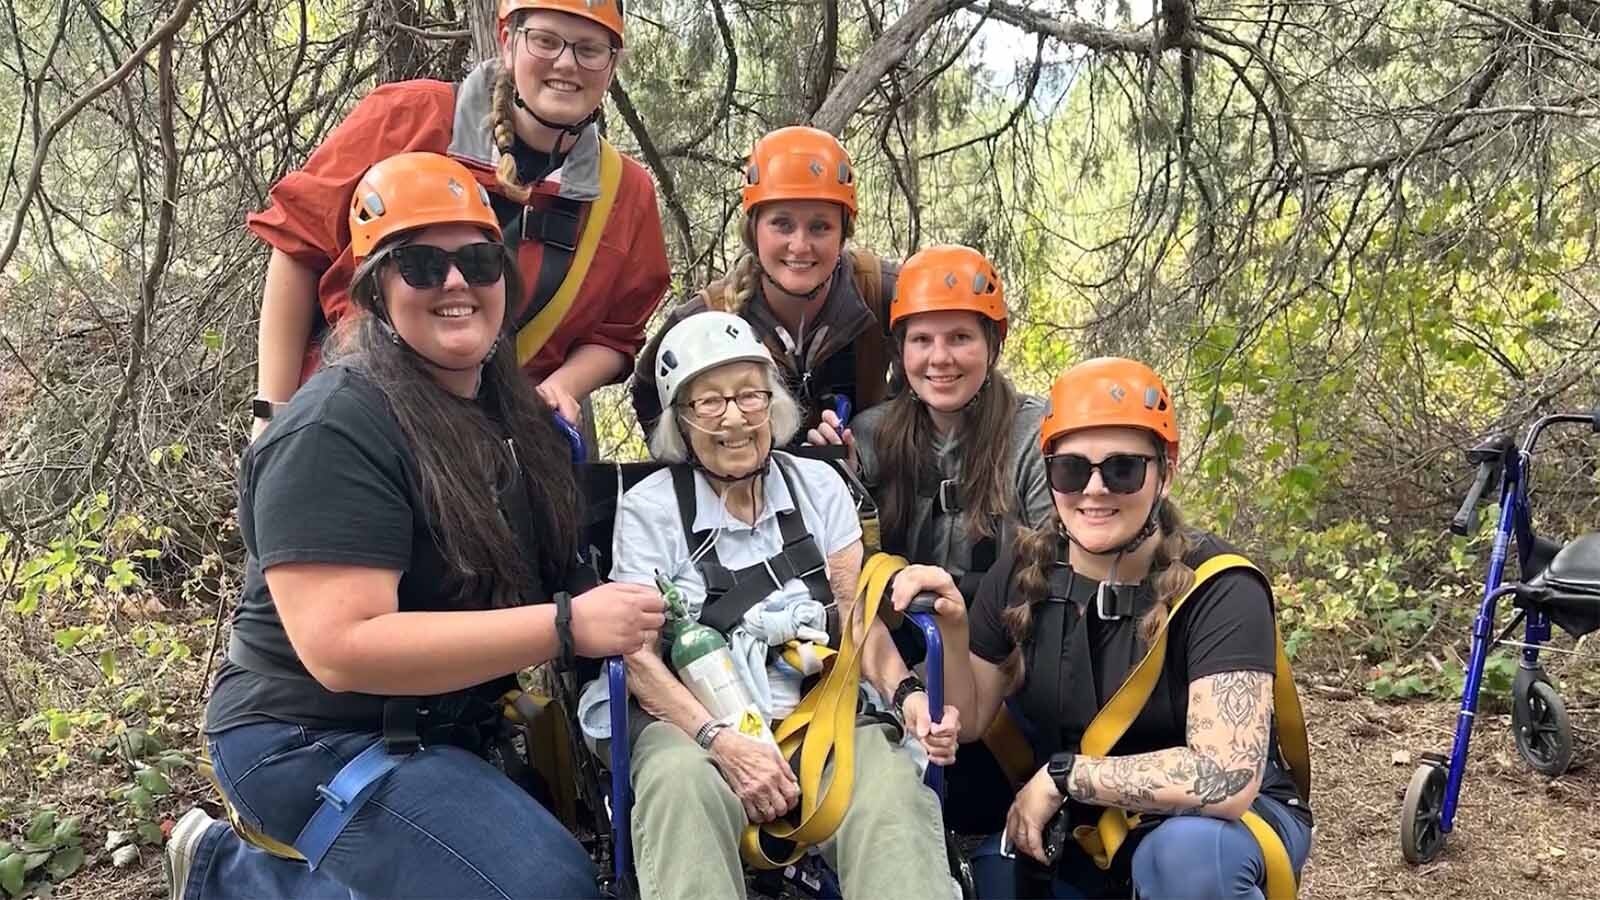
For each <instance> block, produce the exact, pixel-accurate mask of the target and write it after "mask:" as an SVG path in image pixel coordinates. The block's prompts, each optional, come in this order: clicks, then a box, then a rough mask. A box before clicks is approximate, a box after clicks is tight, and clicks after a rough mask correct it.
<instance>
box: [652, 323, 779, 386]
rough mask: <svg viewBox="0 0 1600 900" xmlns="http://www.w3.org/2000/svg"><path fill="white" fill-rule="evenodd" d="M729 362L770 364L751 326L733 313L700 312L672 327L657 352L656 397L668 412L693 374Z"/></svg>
mask: <svg viewBox="0 0 1600 900" xmlns="http://www.w3.org/2000/svg"><path fill="white" fill-rule="evenodd" d="M732 362H757V363H764V364H766V365H768V366H771V365H773V362H772V354H771V352H769V351H768V350H767V348H766V345H765V344H763V343H761V340H760V339H759V338H757V337H756V335H755V332H754V331H753V330H752V329H751V328H750V323H749V322H746V321H745V320H744V319H741V318H739V317H738V316H736V315H733V314H732V313H725V312H713V311H707V312H701V313H695V314H694V315H692V316H689V317H688V318H686V319H684V320H683V321H682V322H679V323H678V324H676V325H674V326H672V329H671V330H670V331H668V332H667V334H666V336H665V337H663V338H662V339H661V346H660V347H658V348H657V350H656V394H657V395H658V396H659V397H660V398H661V408H662V409H663V410H668V409H671V408H672V403H673V401H674V400H676V399H677V397H678V391H679V390H680V389H681V388H682V387H683V386H684V385H685V384H688V383H689V382H690V381H692V380H694V377H695V376H696V375H699V374H700V373H702V372H708V371H710V370H712V369H715V368H716V367H717V366H721V365H726V364H728V363H732Z"/></svg>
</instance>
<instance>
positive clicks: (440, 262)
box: [389, 241, 506, 288]
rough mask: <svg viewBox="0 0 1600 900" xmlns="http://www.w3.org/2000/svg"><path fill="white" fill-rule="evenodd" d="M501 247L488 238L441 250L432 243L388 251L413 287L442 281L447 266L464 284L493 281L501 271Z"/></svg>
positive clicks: (503, 255) (502, 270) (504, 262)
mask: <svg viewBox="0 0 1600 900" xmlns="http://www.w3.org/2000/svg"><path fill="white" fill-rule="evenodd" d="M505 252H506V251H505V248H504V247H503V246H501V245H500V244H497V243H494V242H492V241H480V242H478V243H476V244H467V245H466V246H464V247H458V248H456V249H455V250H445V249H442V248H440V247H435V246H433V245H432V244H405V245H403V246H400V247H396V248H394V249H393V250H391V251H389V256H390V257H391V258H392V259H393V260H394V264H395V266H396V267H397V268H398V269H399V270H400V277H401V278H404V279H405V280H406V284H409V285H411V286H412V287H414V288H436V287H438V286H440V285H442V284H444V280H445V277H446V276H447V275H449V274H450V266H452V265H454V266H455V267H456V268H457V269H459V270H461V277H462V278H465V279H466V281H467V284H476V285H485V284H494V283H495V282H496V281H499V280H500V276H502V275H504V274H505V264H506V256H505Z"/></svg>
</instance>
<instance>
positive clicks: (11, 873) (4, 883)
mask: <svg viewBox="0 0 1600 900" xmlns="http://www.w3.org/2000/svg"><path fill="white" fill-rule="evenodd" d="M24 862H26V860H25V858H24V857H23V856H22V854H20V853H13V854H11V855H10V856H8V857H6V858H5V859H0V888H3V889H5V892H6V893H7V894H9V895H11V896H12V897H19V896H21V895H22V864H23V863H24Z"/></svg>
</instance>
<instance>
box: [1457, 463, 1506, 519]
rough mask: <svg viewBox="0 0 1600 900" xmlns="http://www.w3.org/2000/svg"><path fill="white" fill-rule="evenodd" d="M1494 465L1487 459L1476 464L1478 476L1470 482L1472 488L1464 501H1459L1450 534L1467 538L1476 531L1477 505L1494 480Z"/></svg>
mask: <svg viewBox="0 0 1600 900" xmlns="http://www.w3.org/2000/svg"><path fill="white" fill-rule="evenodd" d="M1496 464H1497V463H1496V461H1494V460H1487V459H1486V460H1484V461H1482V462H1480V463H1478V476H1477V477H1476V478H1474V479H1473V480H1472V487H1471V489H1469V490H1468V491H1467V497H1466V499H1465V500H1463V501H1461V508H1460V509H1459V510H1457V511H1456V515H1455V518H1453V519H1451V520H1450V531H1451V532H1452V533H1454V534H1458V535H1460V536H1462V537H1469V536H1470V535H1471V534H1472V533H1473V532H1474V531H1476V530H1477V529H1478V503H1479V502H1480V501H1481V500H1482V499H1483V492H1484V489H1485V488H1487V487H1488V486H1489V481H1490V480H1491V479H1493V478H1494V472H1495V468H1496Z"/></svg>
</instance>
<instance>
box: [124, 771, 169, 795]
mask: <svg viewBox="0 0 1600 900" xmlns="http://www.w3.org/2000/svg"><path fill="white" fill-rule="evenodd" d="M133 780H134V781H137V782H138V783H139V786H140V787H142V788H144V789H145V790H147V791H149V792H150V793H151V795H152V796H156V797H164V796H166V795H167V794H170V793H172V785H171V784H169V783H168V782H167V776H165V775H163V774H161V770H160V769H152V768H145V769H140V770H139V773H138V774H137V775H135V776H133Z"/></svg>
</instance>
